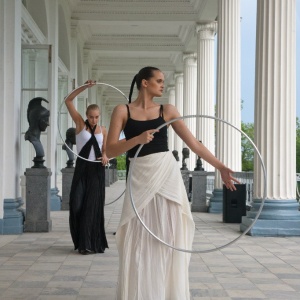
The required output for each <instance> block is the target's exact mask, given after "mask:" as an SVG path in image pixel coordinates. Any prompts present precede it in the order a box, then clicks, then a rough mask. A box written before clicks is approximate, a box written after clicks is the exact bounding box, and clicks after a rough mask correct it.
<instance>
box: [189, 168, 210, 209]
mask: <svg viewBox="0 0 300 300" xmlns="http://www.w3.org/2000/svg"><path fill="white" fill-rule="evenodd" d="M192 176H193V177H192V187H193V188H192V205H191V211H192V212H207V210H208V207H207V206H206V177H207V172H205V171H193V172H192Z"/></svg>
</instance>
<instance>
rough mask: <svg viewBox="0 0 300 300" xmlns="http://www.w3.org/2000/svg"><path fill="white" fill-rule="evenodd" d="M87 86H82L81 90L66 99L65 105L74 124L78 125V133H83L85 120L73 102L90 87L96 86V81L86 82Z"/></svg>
mask: <svg viewBox="0 0 300 300" xmlns="http://www.w3.org/2000/svg"><path fill="white" fill-rule="evenodd" d="M85 84H86V85H84V86H81V87H80V88H78V89H76V90H75V91H73V92H72V93H71V94H70V95H68V96H67V97H66V98H65V104H66V106H67V109H68V111H69V113H70V115H71V118H72V120H73V121H74V123H75V124H76V131H77V133H78V131H81V130H82V128H83V127H84V120H83V118H82V116H81V115H80V113H79V112H78V111H77V110H76V108H75V106H74V103H73V100H74V99H75V97H77V96H78V95H79V94H80V93H81V92H83V91H84V90H85V89H87V88H88V87H91V86H93V85H94V84H95V81H92V80H88V81H86V82H85Z"/></svg>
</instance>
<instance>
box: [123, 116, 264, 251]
mask: <svg viewBox="0 0 300 300" xmlns="http://www.w3.org/2000/svg"><path fill="white" fill-rule="evenodd" d="M188 118H207V119H213V120H216V121H220V122H222V123H225V124H227V125H229V126H231V127H233V128H235V129H236V130H237V131H239V132H240V133H241V134H243V135H244V136H245V137H246V138H247V139H248V140H249V142H250V143H251V144H252V146H253V148H254V150H255V152H256V153H257V155H258V157H259V159H260V163H261V167H262V170H263V175H264V192H263V199H262V201H261V204H260V207H259V210H258V212H257V214H256V217H255V218H254V219H253V221H252V223H251V224H250V225H249V226H248V228H247V229H246V230H245V231H244V232H242V233H241V234H240V235H239V236H238V237H237V238H235V239H234V240H232V241H231V242H229V243H227V244H225V245H223V246H219V247H216V248H213V249H208V250H192V249H191V250H189V249H182V248H177V247H174V246H172V245H170V244H168V243H166V242H165V241H163V240H162V239H160V238H159V237H158V236H156V235H155V234H154V233H153V232H152V231H151V230H150V229H149V228H148V227H147V226H146V224H145V223H144V222H143V220H142V219H141V217H140V215H139V213H138V211H137V209H136V206H135V204H134V199H133V196H132V188H131V176H132V175H131V174H132V172H133V170H134V165H135V160H136V158H137V156H138V154H139V153H140V151H141V149H142V147H143V146H144V144H142V145H140V147H139V148H138V150H137V152H136V153H135V156H134V157H133V159H132V161H131V168H130V169H129V175H128V178H129V183H128V187H129V195H130V200H131V204H132V207H133V209H134V212H135V214H136V216H137V218H138V219H139V221H140V222H141V223H142V225H143V226H144V228H145V229H146V230H147V231H148V232H149V233H150V234H151V235H152V236H153V237H154V238H155V239H157V240H158V241H159V242H161V243H163V244H164V245H166V246H168V247H170V248H172V249H174V250H177V251H182V252H187V253H209V252H213V251H217V250H221V249H224V248H226V247H228V246H230V245H231V244H233V243H235V242H237V241H238V240H239V239H240V238H241V237H243V236H244V235H246V234H247V232H248V231H249V230H250V229H251V228H252V227H253V226H254V224H255V222H256V221H257V219H258V217H259V216H260V213H261V211H262V209H263V206H264V203H265V199H266V197H267V195H266V193H267V188H266V187H267V186H266V185H267V173H266V168H265V165H264V162H263V160H262V157H261V154H260V152H259V151H258V149H257V147H256V145H255V144H254V143H253V141H252V140H251V139H250V138H249V136H248V135H247V134H246V133H244V132H243V131H242V130H240V129H239V128H237V127H236V126H234V125H232V124H230V123H229V122H227V121H225V120H222V119H220V118H217V117H212V116H208V115H188V116H182V117H178V118H175V119H172V120H170V121H168V122H166V123H164V124H162V125H160V126H159V127H157V128H156V129H157V130H159V129H161V128H162V127H164V126H167V125H169V124H171V123H173V122H175V121H178V120H183V119H188Z"/></svg>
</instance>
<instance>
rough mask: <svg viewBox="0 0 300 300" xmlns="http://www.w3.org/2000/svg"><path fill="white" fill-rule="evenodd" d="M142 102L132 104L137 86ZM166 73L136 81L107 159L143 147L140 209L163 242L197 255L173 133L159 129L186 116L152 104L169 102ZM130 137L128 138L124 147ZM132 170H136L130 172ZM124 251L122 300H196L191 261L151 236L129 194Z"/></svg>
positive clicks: (192, 144)
mask: <svg viewBox="0 0 300 300" xmlns="http://www.w3.org/2000/svg"><path fill="white" fill-rule="evenodd" d="M135 83H136V85H137V89H138V91H139V92H138V96H137V98H136V99H135V100H134V101H133V102H132V103H131V95H132V91H133V87H134V84H135ZM163 89H164V74H163V73H162V72H161V71H160V70H159V69H157V68H154V67H145V68H143V69H141V70H140V71H139V73H138V74H137V75H136V76H135V77H134V79H133V81H132V85H131V90H130V95H129V104H128V105H118V106H117V107H115V109H114V111H113V114H112V117H111V123H110V128H109V133H108V137H107V149H106V151H107V156H108V157H116V156H118V155H120V154H122V153H124V152H127V156H128V157H129V160H130V158H133V157H134V156H135V153H136V151H137V149H138V148H139V146H140V144H144V146H143V147H142V149H141V151H140V153H139V155H138V158H137V159H136V161H135V167H134V170H133V172H132V174H131V175H132V177H131V187H132V194H133V198H134V201H135V206H136V208H137V211H138V213H139V215H140V216H141V218H142V220H143V221H144V223H145V224H146V225H147V227H148V228H149V229H150V230H151V231H152V232H153V233H154V234H155V235H157V236H158V237H159V238H160V239H162V240H164V241H165V242H167V243H168V244H171V245H172V246H174V247H176V248H184V249H191V248H192V242H193V237H194V227H195V226H194V221H193V218H192V215H191V212H190V207H189V202H188V199H187V195H186V191H185V187H184V184H183V180H182V177H181V173H180V170H179V167H178V164H177V162H176V160H175V158H174V156H173V154H172V152H170V151H169V149H168V136H167V126H164V127H163V128H161V129H160V130H159V131H158V130H156V128H157V127H158V126H160V125H162V124H164V123H165V122H167V121H169V120H171V119H174V118H177V117H180V115H179V113H178V111H177V109H176V107H174V106H173V105H171V104H166V105H160V104H157V103H156V102H154V101H153V98H154V97H160V96H162V93H163ZM171 126H172V127H173V129H174V131H175V132H176V133H177V134H178V135H179V136H180V137H181V138H182V139H183V141H184V142H185V143H186V145H187V146H188V147H189V148H190V149H191V150H192V151H194V152H195V153H196V154H197V155H198V156H200V157H201V158H203V159H204V160H206V161H207V162H209V163H210V164H211V165H213V166H214V167H215V168H216V169H218V170H219V171H220V174H221V177H222V180H223V182H224V183H225V185H226V187H227V188H229V189H231V190H233V189H235V187H234V183H233V182H234V181H236V182H237V180H236V179H235V178H233V177H232V176H231V174H232V173H233V171H232V170H230V169H229V168H227V167H226V166H225V165H224V164H223V163H221V162H220V161H219V160H218V159H217V158H216V157H215V156H214V155H213V154H212V153H211V152H210V151H209V150H208V149H207V148H205V146H204V145H203V144H202V143H200V142H199V141H198V140H197V139H196V138H195V137H194V136H193V135H192V134H191V132H190V131H189V129H188V128H187V127H186V125H185V123H184V122H183V121H182V120H178V121H176V122H173V123H172V124H171ZM122 131H124V134H125V139H123V140H119V136H120V133H121V132H122ZM129 167H130V166H129ZM116 241H117V247H118V251H119V278H118V287H117V296H116V298H117V300H187V299H190V292H189V281H188V267H189V261H190V254H188V253H185V252H180V251H176V250H173V249H172V248H170V247H167V246H166V245H164V244H162V243H161V242H159V241H158V240H156V239H155V238H154V237H152V236H151V235H150V234H149V233H148V232H147V231H146V230H145V229H144V227H143V226H142V224H141V223H140V221H139V220H138V218H137V217H136V215H135V212H134V210H133V208H132V205H131V201H130V195H129V191H128V189H126V194H125V199H124V204H123V210H122V215H121V220H120V224H119V226H118V229H117V232H116Z"/></svg>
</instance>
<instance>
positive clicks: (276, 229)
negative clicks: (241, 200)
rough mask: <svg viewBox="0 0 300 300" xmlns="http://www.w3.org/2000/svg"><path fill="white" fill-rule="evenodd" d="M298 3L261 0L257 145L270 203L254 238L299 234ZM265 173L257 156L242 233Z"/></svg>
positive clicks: (259, 197)
mask: <svg viewBox="0 0 300 300" xmlns="http://www.w3.org/2000/svg"><path fill="white" fill-rule="evenodd" d="M295 28H296V1H295V0H289V1H286V0H272V1H271V0H265V1H257V31H256V32H257V36H256V74H255V76H256V77H255V123H254V124H255V128H254V129H255V143H256V145H257V147H258V149H259V150H260V152H261V155H262V157H263V160H264V163H265V166H266V171H267V183H266V186H267V189H266V200H265V204H264V207H263V210H262V213H261V215H260V216H259V219H258V221H257V222H256V223H255V225H254V226H253V227H252V229H251V231H250V234H251V235H264V236H265V235H270V236H287V235H290V236H293V235H298V236H299V235H300V213H299V203H298V202H297V201H296V179H295V178H296V175H295V170H296V145H295V143H296V32H295ZM263 183H264V180H263V173H262V169H261V166H260V163H259V160H258V158H257V156H255V166H254V200H253V205H252V208H251V211H250V212H248V213H247V217H246V218H243V224H242V225H241V229H242V230H245V228H246V227H247V226H248V225H249V223H251V222H252V220H253V218H254V217H255V216H256V213H257V210H258V208H259V206H260V204H261V200H262V198H263V190H264V185H263Z"/></svg>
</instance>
